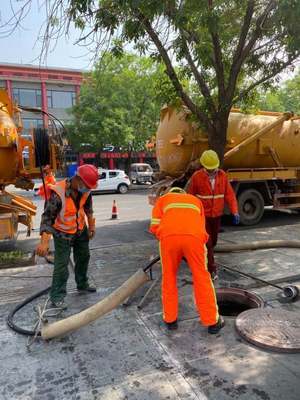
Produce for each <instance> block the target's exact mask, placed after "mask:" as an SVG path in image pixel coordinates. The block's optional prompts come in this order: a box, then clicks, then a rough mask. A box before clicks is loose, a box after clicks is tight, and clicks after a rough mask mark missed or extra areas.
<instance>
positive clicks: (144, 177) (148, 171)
mask: <svg viewBox="0 0 300 400" xmlns="http://www.w3.org/2000/svg"><path fill="white" fill-rule="evenodd" d="M152 175H153V169H152V167H151V165H150V164H145V163H135V164H131V165H130V173H129V176H130V180H131V182H132V183H151V182H152Z"/></svg>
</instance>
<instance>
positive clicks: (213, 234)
mask: <svg viewBox="0 0 300 400" xmlns="http://www.w3.org/2000/svg"><path fill="white" fill-rule="evenodd" d="M220 226H221V216H220V217H205V228H206V232H207V233H208V235H209V239H208V242H207V243H206V247H207V269H208V271H209V272H210V273H211V274H212V273H213V272H217V267H216V265H215V259H214V247H215V245H216V244H217V241H218V233H219V230H220Z"/></svg>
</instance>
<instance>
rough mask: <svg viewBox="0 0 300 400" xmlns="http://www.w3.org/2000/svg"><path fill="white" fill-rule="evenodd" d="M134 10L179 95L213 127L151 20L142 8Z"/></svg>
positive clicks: (207, 124) (208, 126) (204, 122)
mask: <svg viewBox="0 0 300 400" xmlns="http://www.w3.org/2000/svg"><path fill="white" fill-rule="evenodd" d="M132 11H133V12H134V14H135V16H136V18H137V19H138V20H139V21H140V23H141V24H142V25H143V26H144V28H145V30H146V32H147V33H148V35H149V36H150V38H151V39H152V41H153V43H154V44H155V46H156V48H157V50H158V51H159V54H160V55H161V57H162V59H163V61H164V64H165V66H166V73H167V75H168V76H169V78H170V80H171V82H172V84H173V86H174V88H175V91H176V93H177V95H178V96H179V97H180V98H181V99H182V100H183V102H184V103H185V105H186V106H187V107H188V108H189V109H190V110H191V111H192V113H194V114H195V115H196V116H197V118H198V119H199V121H201V122H202V123H203V124H204V125H205V126H206V127H207V128H211V127H212V125H211V122H210V120H209V118H208V117H207V115H206V114H205V113H203V112H202V111H201V110H200V109H199V107H198V106H197V105H196V104H195V103H194V102H193V101H192V100H191V98H190V97H189V96H188V95H187V93H185V91H184V90H183V87H182V85H181V83H180V81H179V79H178V76H177V74H176V71H175V69H174V68H173V65H172V62H171V60H170V57H169V55H168V53H167V51H166V49H165V48H164V46H163V44H162V42H161V40H160V38H159V37H158V35H157V33H156V32H155V31H154V29H153V28H152V25H151V23H150V22H149V20H148V19H147V18H146V17H145V16H144V15H143V14H142V13H141V12H140V10H138V9H132Z"/></svg>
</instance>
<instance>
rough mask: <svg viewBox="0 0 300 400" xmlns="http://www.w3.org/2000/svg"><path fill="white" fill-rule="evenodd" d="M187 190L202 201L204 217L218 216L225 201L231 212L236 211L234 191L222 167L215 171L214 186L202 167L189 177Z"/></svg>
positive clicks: (234, 212)
mask: <svg viewBox="0 0 300 400" xmlns="http://www.w3.org/2000/svg"><path fill="white" fill-rule="evenodd" d="M188 192H189V193H190V194H193V195H194V196H197V197H198V198H199V199H200V200H201V201H202V204H203V207H204V212H205V216H206V217H213V218H214V217H220V216H221V215H222V214H223V211H224V205H225V203H226V204H228V207H229V208H230V211H231V213H232V214H237V213H238V204H237V201H236V197H235V193H234V191H233V189H232V186H231V185H230V183H229V181H228V178H227V175H226V173H225V172H224V171H223V170H222V169H219V170H218V171H217V173H216V176H215V185H214V188H212V186H211V183H210V180H209V175H208V173H207V172H206V171H205V169H204V168H202V169H200V170H199V171H196V172H195V173H194V174H193V176H192V178H191V182H190V185H189V189H188Z"/></svg>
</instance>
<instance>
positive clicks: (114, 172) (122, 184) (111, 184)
mask: <svg viewBox="0 0 300 400" xmlns="http://www.w3.org/2000/svg"><path fill="white" fill-rule="evenodd" d="M98 171H99V181H98V186H97V187H96V189H93V192H102V191H114V192H118V193H121V194H125V193H127V192H128V189H129V186H130V179H129V178H128V176H127V175H126V173H125V171H122V170H120V169H102V168H99V169H98Z"/></svg>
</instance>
